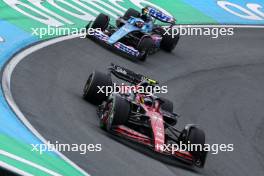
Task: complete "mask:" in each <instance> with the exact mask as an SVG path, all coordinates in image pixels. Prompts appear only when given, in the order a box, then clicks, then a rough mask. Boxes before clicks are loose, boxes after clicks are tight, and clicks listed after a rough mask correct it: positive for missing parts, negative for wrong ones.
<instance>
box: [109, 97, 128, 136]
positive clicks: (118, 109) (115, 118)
mask: <svg viewBox="0 0 264 176" xmlns="http://www.w3.org/2000/svg"><path fill="white" fill-rule="evenodd" d="M111 103H112V109H111V114H110V115H109V117H108V120H107V127H106V128H107V130H108V131H109V130H111V129H112V128H113V127H114V126H117V125H123V124H125V123H126V122H127V119H128V116H129V113H130V104H129V102H128V101H127V100H125V99H123V98H122V97H120V96H118V95H116V96H114V97H113V99H112V100H111Z"/></svg>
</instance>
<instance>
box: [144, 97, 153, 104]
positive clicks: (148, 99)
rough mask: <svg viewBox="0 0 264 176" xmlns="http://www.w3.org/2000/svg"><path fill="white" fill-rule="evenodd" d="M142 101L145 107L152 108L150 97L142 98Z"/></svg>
mask: <svg viewBox="0 0 264 176" xmlns="http://www.w3.org/2000/svg"><path fill="white" fill-rule="evenodd" d="M143 101H144V102H143V103H144V104H145V105H147V106H152V105H153V101H152V99H151V97H144V98H143Z"/></svg>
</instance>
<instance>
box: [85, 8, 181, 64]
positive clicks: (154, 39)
mask: <svg viewBox="0 0 264 176" xmlns="http://www.w3.org/2000/svg"><path fill="white" fill-rule="evenodd" d="M156 20H158V21H160V22H163V23H166V24H167V30H166V31H168V33H169V34H171V33H172V32H171V31H172V30H173V26H174V25H175V22H176V20H175V18H173V17H171V16H168V15H167V14H165V13H163V12H161V11H159V10H157V9H155V8H153V7H145V8H143V9H142V13H140V12H138V11H136V10H134V9H132V8H130V9H128V10H127V11H126V13H125V14H124V16H122V17H120V18H118V19H117V20H116V26H113V25H111V24H109V21H110V18H109V16H107V15H105V14H102V13H101V14H99V15H98V16H97V18H96V19H95V21H93V22H90V23H89V24H88V25H87V26H86V28H87V30H88V28H93V29H97V30H96V32H95V33H93V34H92V35H91V34H87V38H90V39H93V40H96V41H98V42H100V43H101V44H103V45H104V46H109V47H110V48H112V49H114V50H116V51H120V52H121V53H124V54H125V55H126V56H129V57H130V58H131V57H132V58H136V59H139V60H141V61H145V60H146V58H147V56H148V55H149V54H153V53H155V52H157V51H158V50H159V49H160V48H161V49H163V50H165V51H168V52H171V51H172V50H173V49H174V48H175V47H176V45H177V43H178V40H179V35H176V36H172V35H169V34H167V32H165V29H164V27H162V26H161V25H159V24H156ZM168 24H169V26H168Z"/></svg>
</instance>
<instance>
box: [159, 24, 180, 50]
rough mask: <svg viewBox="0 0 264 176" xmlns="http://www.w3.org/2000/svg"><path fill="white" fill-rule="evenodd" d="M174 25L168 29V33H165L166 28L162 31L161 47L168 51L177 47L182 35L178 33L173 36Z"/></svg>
mask: <svg viewBox="0 0 264 176" xmlns="http://www.w3.org/2000/svg"><path fill="white" fill-rule="evenodd" d="M173 29H174V28H173V27H170V29H169V30H168V31H169V32H168V34H167V33H165V30H163V32H162V40H161V43H160V48H161V49H163V50H164V51H167V52H172V50H174V49H175V47H176V45H177V44H178V42H179V39H180V35H179V34H177V35H176V36H172V34H173Z"/></svg>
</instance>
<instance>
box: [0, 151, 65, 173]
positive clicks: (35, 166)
mask: <svg viewBox="0 0 264 176" xmlns="http://www.w3.org/2000/svg"><path fill="white" fill-rule="evenodd" d="M0 155H4V156H6V157H8V158H11V159H14V160H17V161H19V162H21V163H24V164H27V165H29V166H31V167H34V168H36V169H39V170H41V171H43V172H46V173H47V174H50V175H53V176H62V175H61V174H58V173H56V172H54V171H52V170H49V169H47V168H45V167H43V166H40V165H38V164H35V163H33V162H31V161H28V160H26V159H24V158H21V157H19V156H16V155H14V154H11V153H8V152H6V151H4V150H0Z"/></svg>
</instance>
